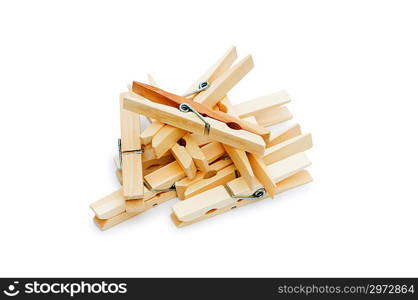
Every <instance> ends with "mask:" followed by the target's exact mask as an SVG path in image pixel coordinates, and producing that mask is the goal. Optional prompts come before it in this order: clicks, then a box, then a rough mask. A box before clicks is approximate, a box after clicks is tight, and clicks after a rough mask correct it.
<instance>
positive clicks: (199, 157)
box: [178, 133, 209, 172]
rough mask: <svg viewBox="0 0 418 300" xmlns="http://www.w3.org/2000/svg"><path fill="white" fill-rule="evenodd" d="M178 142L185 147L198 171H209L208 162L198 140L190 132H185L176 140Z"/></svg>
mask: <svg viewBox="0 0 418 300" xmlns="http://www.w3.org/2000/svg"><path fill="white" fill-rule="evenodd" d="M178 143H180V144H181V145H182V146H184V147H185V148H186V150H187V152H188V153H189V154H190V156H191V157H192V159H193V162H194V164H195V165H196V168H197V169H198V170H199V171H202V172H207V171H209V162H208V160H207V158H206V156H205V154H204V153H203V151H202V149H200V147H199V144H198V142H197V141H196V139H195V138H194V137H193V136H192V135H191V134H190V133H188V134H186V135H185V136H184V137H183V138H182V139H180V140H179V141H178Z"/></svg>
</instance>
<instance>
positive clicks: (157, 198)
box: [126, 191, 177, 213]
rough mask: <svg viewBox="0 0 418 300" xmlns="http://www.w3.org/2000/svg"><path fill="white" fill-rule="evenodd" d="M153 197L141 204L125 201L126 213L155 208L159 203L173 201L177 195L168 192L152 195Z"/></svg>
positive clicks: (135, 201) (134, 201)
mask: <svg viewBox="0 0 418 300" xmlns="http://www.w3.org/2000/svg"><path fill="white" fill-rule="evenodd" d="M152 194H153V195H154V196H153V197H149V198H147V199H144V200H143V203H139V201H138V200H129V201H126V212H128V213H135V212H143V211H146V210H148V209H150V208H152V207H155V206H157V205H159V204H161V203H164V202H166V201H168V200H171V199H174V198H175V197H176V196H177V194H176V191H168V192H163V193H158V194H156V193H152Z"/></svg>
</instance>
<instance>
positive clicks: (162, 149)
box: [152, 125, 186, 158]
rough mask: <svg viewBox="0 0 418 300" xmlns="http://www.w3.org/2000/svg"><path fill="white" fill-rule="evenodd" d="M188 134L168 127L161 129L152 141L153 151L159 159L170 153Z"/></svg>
mask: <svg viewBox="0 0 418 300" xmlns="http://www.w3.org/2000/svg"><path fill="white" fill-rule="evenodd" d="M185 134H186V131H184V130H181V129H178V128H175V127H173V126H169V125H166V126H164V127H163V128H161V129H160V130H159V131H158V132H157V134H155V135H154V137H153V139H152V149H154V152H155V156H156V157H157V158H160V157H162V156H163V155H164V154H165V153H166V152H167V151H169V150H170V149H171V148H172V147H173V146H174V145H175V144H176V143H177V141H178V140H179V139H181V138H182V137H183V136H184V135H185Z"/></svg>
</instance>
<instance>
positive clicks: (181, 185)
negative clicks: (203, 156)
mask: <svg viewBox="0 0 418 300" xmlns="http://www.w3.org/2000/svg"><path fill="white" fill-rule="evenodd" d="M231 164H232V160H231V159H230V158H225V159H220V160H218V161H216V162H214V163H213V164H211V165H210V166H209V171H208V172H201V171H200V172H197V174H196V177H195V178H194V179H189V178H187V177H186V178H183V179H181V180H179V181H177V182H176V191H177V196H178V198H179V199H180V200H184V199H186V198H190V197H191V196H192V195H193V194H197V193H201V192H203V191H206V190H208V189H210V188H212V187H215V186H216V184H215V185H213V184H212V183H213V182H214V181H216V180H217V179H218V178H220V177H221V178H222V177H223V175H220V176H219V177H218V178H215V179H213V177H214V176H216V175H218V172H219V171H221V170H223V169H224V168H226V167H228V166H229V165H231ZM234 173H235V171H234ZM222 174H225V173H222ZM234 175H235V174H234ZM225 176H228V175H225ZM206 179H210V180H206ZM200 181H204V182H205V183H204V184H203V185H202V184H200V183H199V182H200ZM228 181H229V180H228ZM218 182H222V180H220V181H218ZM220 184H223V183H220ZM195 185H196V186H195ZM218 185H219V184H218ZM193 186H194V187H193ZM192 190H193V191H194V192H192ZM186 195H187V196H188V197H186Z"/></svg>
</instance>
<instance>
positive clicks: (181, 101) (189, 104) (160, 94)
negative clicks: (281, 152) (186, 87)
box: [132, 81, 270, 140]
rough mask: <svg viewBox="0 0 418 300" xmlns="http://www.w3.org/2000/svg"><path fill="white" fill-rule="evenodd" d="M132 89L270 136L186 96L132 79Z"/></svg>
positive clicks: (263, 135)
mask: <svg viewBox="0 0 418 300" xmlns="http://www.w3.org/2000/svg"><path fill="white" fill-rule="evenodd" d="M132 90H133V91H134V92H135V93H136V94H138V95H141V96H142V97H144V98H146V99H148V100H151V101H154V102H156V103H159V104H163V105H168V106H172V107H175V108H178V109H180V110H181V111H185V112H189V111H192V112H194V113H195V114H197V115H200V116H201V118H202V117H203V116H205V117H209V118H212V119H215V120H218V121H221V122H223V123H225V124H226V125H228V127H230V128H233V129H243V130H246V131H249V132H252V133H255V134H258V135H260V136H262V137H263V138H264V139H265V140H267V139H268V138H269V136H270V131H269V130H267V129H265V128H264V127H261V126H259V125H258V124H254V123H251V122H247V121H245V120H242V119H239V118H237V117H234V116H232V115H229V114H226V113H224V112H222V111H214V110H212V109H211V108H209V107H207V106H205V105H203V104H200V103H198V102H194V101H192V100H189V99H188V98H185V97H181V96H178V95H175V94H172V93H169V92H166V91H164V90H162V89H159V88H157V87H154V86H151V85H148V84H145V83H141V82H137V81H134V82H133V83H132Z"/></svg>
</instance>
